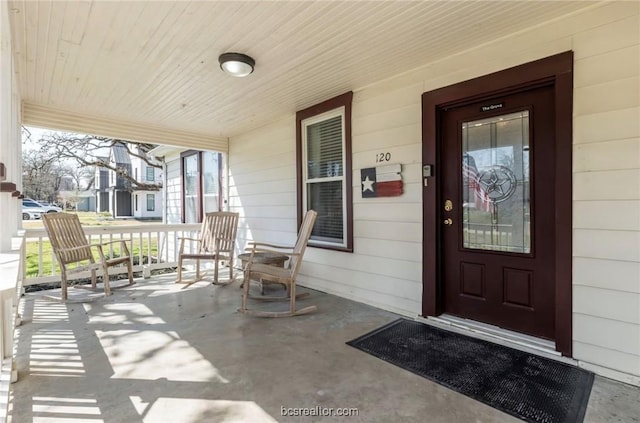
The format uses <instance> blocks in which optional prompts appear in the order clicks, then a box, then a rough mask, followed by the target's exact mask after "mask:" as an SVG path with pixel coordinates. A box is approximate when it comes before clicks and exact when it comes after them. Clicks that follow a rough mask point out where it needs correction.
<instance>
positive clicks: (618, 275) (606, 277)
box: [573, 257, 640, 302]
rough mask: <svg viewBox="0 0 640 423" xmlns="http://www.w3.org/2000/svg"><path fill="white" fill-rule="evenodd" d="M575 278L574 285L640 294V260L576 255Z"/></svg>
mask: <svg viewBox="0 0 640 423" xmlns="http://www.w3.org/2000/svg"><path fill="white" fill-rule="evenodd" d="M612 275H615V277H612ZM573 280H574V286H580V285H583V286H591V287H594V288H603V289H611V290H616V291H624V292H631V293H635V294H640V262H634V261H620V260H607V259H598V258H591V257H574V258H573ZM596 302H597V301H596Z"/></svg>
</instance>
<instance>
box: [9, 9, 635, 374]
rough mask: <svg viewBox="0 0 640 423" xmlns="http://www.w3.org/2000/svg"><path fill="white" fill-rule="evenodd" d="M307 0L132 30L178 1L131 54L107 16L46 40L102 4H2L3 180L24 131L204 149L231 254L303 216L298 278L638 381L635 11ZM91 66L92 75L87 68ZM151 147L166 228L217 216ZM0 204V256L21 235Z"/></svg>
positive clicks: (189, 169) (197, 168)
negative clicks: (71, 34) (219, 158)
mask: <svg viewBox="0 0 640 423" xmlns="http://www.w3.org/2000/svg"><path fill="white" fill-rule="evenodd" d="M196 3H197V2H196ZM320 3H321V2H304V4H302V3H300V4H298V3H295V4H294V3H290V2H281V3H275V4H268V5H263V4H262V3H260V2H258V3H252V4H250V6H247V7H246V8H245V9H242V11H243V12H244V13H238V10H240V9H233V10H231V9H230V10H228V11H225V10H222V9H219V8H216V7H215V5H213V6H211V8H210V9H209V8H207V6H205V5H203V4H202V3H200V4H199V7H200V8H201V10H200V9H198V11H195V10H194V9H192V7H195V6H194V3H191V2H176V3H175V4H174V5H173V7H172V8H171V9H170V10H168V11H167V12H162V11H161V10H158V11H157V13H156V11H155V9H154V14H146V13H143V12H141V13H140V17H137V18H135V19H138V20H134V21H135V22H140V23H143V24H144V25H145V27H153V25H158V26H159V27H160V25H161V24H163V25H168V24H166V22H165V21H168V22H171V20H170V19H169V17H171V16H172V15H175V14H176V13H178V12H180V13H182V14H181V15H180V16H183V17H185V22H187V24H185V25H183V26H182V28H186V29H185V30H182V29H181V27H177V26H175V25H174V26H173V27H172V31H171V32H170V34H169V35H170V36H169V35H167V34H168V33H167V32H166V31H160V30H159V31H156V32H155V33H154V34H151V35H148V37H150V40H147V39H144V40H139V39H137V38H135V37H134V38H133V39H131V40H127V43H126V44H127V46H128V47H129V48H131V49H132V51H131V53H130V54H127V55H122V54H119V53H120V52H119V51H118V49H113V50H110V49H108V48H103V49H101V50H100V51H99V54H98V53H97V52H96V48H95V46H101V45H103V46H111V45H114V46H116V45H118V43H119V42H123V39H122V38H120V37H125V36H126V37H131V35H129V34H132V32H130V31H122V30H121V28H122V27H126V26H127V23H125V21H120V20H118V22H117V23H118V25H119V26H116V25H113V26H112V29H110V28H105V30H104V31H88V32H85V33H84V34H83V37H82V39H78V41H77V43H69V42H68V40H66V38H65V36H66V32H65V31H60V30H59V28H64V25H63V22H64V21H63V18H65V17H66V18H69V19H71V18H73V19H75V21H74V22H76V25H81V24H86V23H87V22H91V21H90V20H89V18H91V19H99V17H98V16H97V15H95V14H97V13H104V10H108V11H110V12H111V13H112V15H110V16H112V17H113V20H114V21H115V20H116V18H117V17H120V16H121V15H122V19H125V18H126V19H129V18H131V14H130V13H129V11H128V9H124V8H122V6H121V4H119V3H114V4H113V6H108V4H110V3H108V4H107V3H105V4H103V5H101V8H100V9H99V11H95V12H94V11H93V10H90V8H87V11H86V15H87V18H86V19H87V20H83V18H82V16H81V15H80V14H77V13H76V11H72V10H71V11H65V9H64V5H63V4H58V2H52V3H51V4H49V6H48V7H47V8H46V9H37V10H35V11H33V10H30V9H29V4H30V2H23V3H19V2H14V3H7V2H3V3H0V8H1V9H0V12H1V13H2V19H3V21H2V22H3V23H5V22H6V23H7V24H6V25H4V26H0V29H2V30H3V32H2V37H3V38H2V45H3V46H4V47H6V48H3V49H2V50H0V55H1V57H0V58H1V59H2V60H0V67H1V68H0V71H1V73H0V78H1V81H0V82H1V83H0V89H1V90H2V92H1V94H2V95H1V96H0V98H1V99H2V101H3V102H6V104H5V107H2V108H0V122H1V123H2V125H0V128H1V129H2V131H4V132H3V133H2V136H1V137H0V147H2V148H0V162H2V163H5V164H6V170H7V179H6V181H7V182H12V181H13V182H16V181H17V180H19V176H20V162H19V158H20V154H19V152H20V146H19V140H20V136H19V135H20V131H19V127H20V124H21V123H24V124H28V125H34V126H43V127H51V128H53V129H66V130H73V131H77V132H82V133H102V134H107V135H109V136H111V135H114V136H116V137H118V138H119V139H133V140H135V139H148V140H153V142H154V143H157V144H162V143H166V144H174V145H175V144H176V143H177V144H178V145H180V146H182V148H183V149H185V150H186V149H199V150H206V149H212V150H217V151H220V152H222V153H224V154H225V161H226V165H225V167H224V168H223V175H224V179H222V180H221V185H222V186H223V187H224V189H225V190H226V191H225V192H226V195H225V196H218V199H217V202H218V203H217V204H222V207H223V208H224V209H229V210H232V211H238V212H239V213H241V221H240V228H239V231H238V243H239V248H243V247H244V246H245V245H246V243H247V242H249V241H251V240H259V241H264V242H270V243H274V244H281V243H291V242H292V241H293V240H295V239H296V232H297V228H298V223H299V222H300V220H301V217H302V215H303V213H304V212H305V211H306V209H308V208H315V209H317V210H318V212H319V214H320V216H319V217H318V225H317V229H316V230H315V231H314V234H313V237H312V241H311V242H310V248H309V249H308V250H307V253H306V254H305V257H304V264H303V266H302V269H301V271H300V274H299V282H300V283H301V284H302V285H304V286H306V287H309V288H313V289H316V290H320V291H323V292H328V293H331V294H335V295H338V296H342V297H345V298H349V299H353V300H356V301H360V302H363V303H366V304H370V305H372V306H375V307H379V308H383V309H386V310H390V311H393V312H395V313H398V314H400V315H403V316H409V317H411V318H415V317H418V316H422V317H425V318H429V319H431V320H434V319H439V320H440V321H449V322H450V321H451V320H452V316H458V317H461V318H465V319H469V320H472V321H480V322H482V323H484V324H490V325H494V326H497V327H500V329H495V328H494V329H495V330H497V331H498V332H500V333H504V332H503V331H504V329H507V330H510V331H515V332H517V333H518V337H519V339H520V340H521V341H522V342H528V340H530V339H531V338H530V337H529V336H527V335H534V336H535V337H536V341H535V342H536V343H538V345H540V346H541V347H542V348H543V349H547V350H550V351H551V353H553V354H558V355H560V354H562V355H564V356H567V357H571V358H573V359H575V360H576V361H577V362H578V363H579V365H580V366H583V367H585V368H588V369H591V370H594V371H595V372H597V373H598V374H600V375H604V376H607V377H612V378H615V379H618V380H622V381H625V382H628V383H633V384H636V385H640V313H639V312H638V310H639V308H638V307H639V304H640V282H639V281H640V219H638V216H639V215H640V155H639V154H638V151H639V148H640V125H638V122H639V116H640V95H639V94H638V93H639V86H640V65H639V64H640V60H639V56H640V35H639V34H640V2H637V1H631V2H628V1H611V2H604V1H603V2H559V1H558V2H548V1H547V2H545V1H528V2H381V3H379V4H377V6H376V7H372V6H371V5H370V4H361V3H358V2H336V3H332V6H331V7H325V6H324V4H322V5H320ZM9 5H11V6H9ZM9 7H11V10H10V9H9ZM109 7H113V8H114V9H109ZM238 7H240V6H238ZM58 8H60V9H58ZM118 8H121V9H120V10H119V9H118ZM18 12H20V13H18ZM197 12H201V13H197ZM66 13H69V15H66ZM71 13H73V14H71ZM94 13H95V14H94ZM190 13H191V14H192V15H193V16H194V17H197V18H198V20H197V21H195V20H194V21H189V20H188V16H189V14H190ZM205 13H208V15H206V16H205V18H208V19H205V18H203V16H202V15H203V14H205ZM288 16H303V17H304V23H305V24H304V25H300V22H303V21H302V20H300V21H297V20H295V19H293V20H291V19H288V20H287V17H288ZM156 18H157V20H156ZM231 19H233V20H234V23H235V24H234V25H232V26H230V27H229V30H228V31H225V33H224V37H223V39H221V41H219V42H218V40H217V39H216V36H215V35H216V33H215V31H216V30H217V29H218V28H219V26H217V25H220V24H222V23H224V22H229V21H230V20H231ZM257 19H259V20H260V21H261V25H251V22H254V21H255V20H257ZM301 19H302V18H301ZM9 21H11V23H12V24H13V25H11V27H10V26H9V25H8V22H9ZM198 22H204V23H205V24H204V25H203V26H198ZM346 23H348V24H346ZM188 24H193V26H190V25H188ZM12 31H13V32H12ZM209 31H211V32H209ZM122 34H126V35H122ZM193 34H197V36H194V35H193ZM273 34H279V35H278V36H272V35H273ZM202 40H206V43H205V44H206V46H205V45H203V44H201V43H202ZM239 40H241V41H242V42H240V41H239ZM141 41H144V43H143V42H141ZM147 41H149V43H151V42H153V43H154V44H153V45H162V46H164V47H165V48H163V49H162V50H163V52H175V51H180V52H183V53H184V54H185V55H186V56H185V57H184V58H183V57H174V56H172V55H170V54H169V53H167V55H166V57H164V56H158V57H156V56H157V55H154V54H150V51H149V50H148V48H149V47H148V45H149V43H147ZM69 44H71V45H72V46H73V54H68V51H67V50H68V45H69ZM229 45H238V46H240V45H242V46H243V47H242V48H244V49H246V50H247V53H251V54H252V55H253V56H254V57H255V59H256V67H255V72H254V73H253V74H251V75H250V76H249V77H247V78H246V79H237V80H232V79H230V78H226V75H222V74H221V73H217V74H216V73H215V72H216V71H219V69H217V63H213V61H212V60H210V59H211V54H215V53H212V52H222V51H224V48H225V47H227V46H229ZM41 46H42V48H40V47H41ZM47 46H49V49H50V50H47V49H46V48H45V47H47ZM65 48H66V49H67V50H64V49H65ZM43 51H51V52H52V54H49V55H46V54H44V53H42V52H43ZM56 51H57V52H58V53H57V54H53V53H54V52H56ZM201 51H206V52H207V54H208V56H207V57H206V58H205V57H201V56H200V55H198V54H195V53H194V54H192V55H190V54H189V53H192V52H201ZM27 53H29V54H27ZM63 53H64V54H63ZM67 57H69V58H67ZM132 57H135V58H136V60H137V61H135V62H132V61H131V58H132ZM95 58H97V59H99V60H100V63H104V64H108V65H109V66H108V72H106V71H105V72H92V71H91V69H92V66H94V61H95V60H93V59H95ZM97 59H96V60H97ZM187 61H189V62H188V64H187V65H186V66H182V64H183V63H186V62H187ZM63 63H66V66H62V65H60V66H58V64H63ZM196 63H202V64H204V63H206V66H199V65H198V66H196V65H195V64H196ZM74 64H76V65H74ZM152 65H158V66H152ZM160 65H161V66H160ZM54 69H55V72H54V71H53V70H54ZM67 72H73V73H67ZM220 72H221V71H220ZM78 74H79V75H81V79H80V83H79V84H75V83H74V82H72V81H76V80H77V78H78V76H77V75H78ZM143 81H146V82H144V83H143ZM76 85H77V87H76ZM132 93H133V94H134V95H132ZM88 94H90V95H88ZM159 155H160V156H164V157H165V161H166V162H167V163H166V164H165V166H166V171H165V181H166V188H165V189H166V192H167V196H168V198H167V201H166V204H165V206H164V207H163V210H165V213H166V215H165V221H166V222H193V221H199V220H200V219H201V216H202V213H204V212H205V211H206V210H212V209H215V207H211V206H208V204H210V203H208V202H207V198H206V196H207V195H209V196H210V199H213V198H214V194H212V193H207V189H206V188H205V189H203V186H204V185H205V182H206V181H207V179H206V178H204V173H203V172H205V171H204V170H203V169H204V167H205V166H203V162H204V161H206V160H202V156H201V155H200V153H195V156H194V157H192V155H188V154H187V152H184V153H180V151H177V152H175V153H167V154H159ZM204 158H205V159H206V157H204ZM464 158H467V160H466V161H465V159H464ZM471 158H473V160H471ZM489 158H490V159H491V160H490V159H489ZM463 161H465V163H463ZM388 165H396V167H394V166H390V167H387V166H388ZM397 166H399V167H400V172H396V171H395V170H394V169H396V168H397ZM473 175H475V176H473ZM398 177H400V178H401V179H398ZM390 182H393V183H396V185H393V184H388V185H390V186H392V188H385V189H382V187H383V185H384V184H387V183H390ZM398 182H400V184H398ZM374 183H375V185H374ZM209 186H210V185H209ZM17 189H18V190H19V189H20V186H18V187H17ZM114 189H115V186H114ZM220 192H221V191H218V192H217V194H216V195H219V194H220ZM389 194H392V195H397V196H385V195H389ZM11 195H12V194H11V193H10V192H9V189H8V190H7V191H6V192H4V193H3V196H0V210H1V211H2V212H3V216H5V215H6V216H8V217H7V219H6V220H5V221H4V223H5V224H4V225H3V226H0V243H1V245H3V247H4V248H5V249H7V248H9V247H8V245H9V241H8V240H9V239H10V236H11V235H13V233H15V232H16V231H17V228H19V227H20V225H21V221H19V219H18V218H19V214H18V206H17V202H16V201H15V200H14V199H13V198H12V197H11ZM223 197H224V198H227V199H228V203H225V202H224V201H223V200H222V198H223ZM123 202H124V201H123ZM124 203H126V202H124ZM130 204H131V203H130ZM5 210H6V213H5ZM130 213H131V214H132V213H133V211H132V210H131V211H130ZM482 228H485V229H482ZM507 228H511V230H508V229H507ZM483 232H484V233H483ZM486 232H488V233H489V235H488V236H487V235H486ZM508 232H511V233H508ZM326 312H330V310H328V311H326Z"/></svg>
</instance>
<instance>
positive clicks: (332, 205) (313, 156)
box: [296, 93, 353, 251]
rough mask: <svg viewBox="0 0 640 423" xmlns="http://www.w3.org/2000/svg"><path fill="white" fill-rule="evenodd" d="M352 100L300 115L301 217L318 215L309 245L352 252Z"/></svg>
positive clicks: (346, 97)
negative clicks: (316, 213) (310, 214)
mask: <svg viewBox="0 0 640 423" xmlns="http://www.w3.org/2000/svg"><path fill="white" fill-rule="evenodd" d="M351 96H352V93H347V94H346V95H343V96H340V97H336V98H335V99H332V100H329V101H327V102H325V103H322V104H320V105H318V106H314V107H312V108H310V109H307V110H303V111H301V112H298V114H297V121H298V125H299V129H298V131H296V132H297V133H298V155H299V163H298V168H299V175H300V179H301V181H300V183H299V190H300V192H299V199H300V201H299V203H300V204H299V206H300V207H299V213H298V214H299V216H300V217H301V216H303V215H304V213H305V212H306V211H307V210H315V211H316V212H318V217H317V219H316V223H315V226H314V228H313V231H312V234H311V238H310V240H309V245H312V246H314V247H323V248H330V249H337V250H343V251H353V246H352V245H353V230H352V214H353V213H352V187H351V134H350V131H351V124H350V119H351Z"/></svg>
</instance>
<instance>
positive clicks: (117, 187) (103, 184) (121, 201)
mask: <svg viewBox="0 0 640 423" xmlns="http://www.w3.org/2000/svg"><path fill="white" fill-rule="evenodd" d="M130 148H138V147H137V146H135V145H133V144H131V145H130ZM136 154H144V152H142V151H140V150H139V149H138V151H137V152H136ZM103 160H105V161H106V162H107V163H109V165H110V166H111V167H114V168H116V169H119V171H118V172H115V171H114V170H111V169H107V168H104V167H96V182H95V186H96V203H97V205H96V208H97V211H99V212H109V213H111V215H112V216H113V217H116V218H117V217H136V218H141V219H160V218H161V217H162V208H161V205H162V191H161V190H158V191H151V190H143V189H136V184H135V183H133V184H132V182H131V181H130V180H129V179H127V178H125V177H123V176H122V175H120V174H119V173H125V174H127V175H130V176H131V177H132V178H133V179H134V180H135V181H138V182H140V183H144V184H149V183H161V181H162V173H161V171H160V169H158V168H154V167H153V166H149V165H148V164H147V163H146V162H145V161H144V160H142V159H141V158H139V157H136V156H134V155H130V154H129V153H128V151H127V149H126V148H125V146H124V144H116V145H114V146H113V147H111V151H110V154H109V156H108V157H105V158H103Z"/></svg>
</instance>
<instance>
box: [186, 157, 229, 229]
mask: <svg viewBox="0 0 640 423" xmlns="http://www.w3.org/2000/svg"><path fill="white" fill-rule="evenodd" d="M204 153H205V152H204V151H201V150H187V151H183V152H182V153H180V194H181V207H180V220H181V221H182V223H185V220H186V219H185V217H186V215H185V203H184V200H185V194H186V189H185V188H186V185H185V179H184V159H185V158H187V157H190V156H193V155H197V156H198V175H199V176H200V177H199V178H198V204H197V206H196V207H197V210H196V212H197V217H198V222H202V216H203V210H204V192H203V183H202V175H203V173H202V155H203V154H204ZM211 153H214V154H217V155H218V209H219V210H222V153H218V152H215V151H211Z"/></svg>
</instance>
